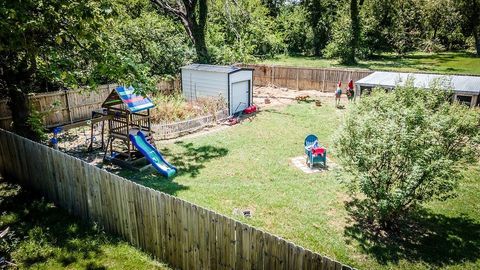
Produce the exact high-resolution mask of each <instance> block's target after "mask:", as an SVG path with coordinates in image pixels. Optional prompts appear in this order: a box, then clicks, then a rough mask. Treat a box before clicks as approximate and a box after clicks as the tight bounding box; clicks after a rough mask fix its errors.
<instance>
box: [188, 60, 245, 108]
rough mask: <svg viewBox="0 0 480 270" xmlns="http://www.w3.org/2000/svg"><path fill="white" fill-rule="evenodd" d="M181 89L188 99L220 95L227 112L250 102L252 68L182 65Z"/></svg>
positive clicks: (243, 106)
mask: <svg viewBox="0 0 480 270" xmlns="http://www.w3.org/2000/svg"><path fill="white" fill-rule="evenodd" d="M182 92H183V95H184V97H185V98H186V99H187V100H195V99H197V98H200V97H219V96H222V97H223V98H225V100H226V101H227V105H228V110H229V113H230V114H234V113H236V112H239V111H242V110H243V109H245V108H246V107H248V106H250V105H252V101H253V69H251V68H239V67H235V66H216V65H205V64H191V65H188V66H184V67H182Z"/></svg>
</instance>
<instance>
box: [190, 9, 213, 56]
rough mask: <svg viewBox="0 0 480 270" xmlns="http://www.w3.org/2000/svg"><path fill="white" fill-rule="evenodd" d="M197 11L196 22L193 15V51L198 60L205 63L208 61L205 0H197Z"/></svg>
mask: <svg viewBox="0 0 480 270" xmlns="http://www.w3.org/2000/svg"><path fill="white" fill-rule="evenodd" d="M198 13H199V14H198V22H197V21H196V20H195V17H193V23H194V24H193V29H192V30H193V31H192V35H193V39H194V40H193V42H194V43H195V51H196V52H197V60H198V62H199V63H201V64H206V63H209V62H210V57H209V55H208V49H207V43H206V41H205V34H206V31H207V14H208V6H207V0H199V2H198Z"/></svg>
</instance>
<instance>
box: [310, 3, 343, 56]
mask: <svg viewBox="0 0 480 270" xmlns="http://www.w3.org/2000/svg"><path fill="white" fill-rule="evenodd" d="M339 3H340V4H341V3H342V1H332V0H304V1H303V6H304V7H305V11H306V13H307V18H308V21H309V23H310V27H311V28H312V30H313V44H312V45H313V54H314V55H315V56H321V55H322V51H323V49H324V48H325V46H326V45H327V44H328V41H329V40H330V35H331V28H332V24H333V22H334V21H335V19H336V14H337V9H338V6H339Z"/></svg>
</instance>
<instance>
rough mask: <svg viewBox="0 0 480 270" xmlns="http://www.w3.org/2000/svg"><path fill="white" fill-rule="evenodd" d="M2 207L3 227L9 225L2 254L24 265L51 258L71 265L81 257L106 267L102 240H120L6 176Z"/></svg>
mask: <svg viewBox="0 0 480 270" xmlns="http://www.w3.org/2000/svg"><path fill="white" fill-rule="evenodd" d="M0 209H1V212H2V217H0V226H1V228H0V229H3V228H5V227H9V228H10V231H9V233H8V234H7V236H6V237H5V238H4V239H2V240H1V242H0V243H2V245H1V247H0V257H3V256H4V257H5V258H6V259H7V260H12V258H11V256H12V254H14V255H13V257H14V259H15V260H16V261H15V263H16V264H19V265H20V266H22V267H27V268H28V267H31V266H33V265H35V264H37V263H42V262H46V261H48V260H55V261H57V262H58V263H59V264H60V265H61V266H63V267H68V266H69V265H70V264H72V263H76V262H78V261H79V260H82V261H84V262H86V263H87V264H91V265H93V264H95V265H96V266H97V268H95V269H105V268H106V266H103V265H100V264H98V263H97V259H98V258H101V257H102V256H103V255H104V254H103V252H102V250H101V249H100V246H101V244H104V243H106V242H108V243H110V244H113V245H115V244H116V243H118V242H119V240H117V239H115V238H113V237H108V236H106V235H105V233H104V232H102V231H101V230H100V229H98V228H97V227H96V226H93V225H87V224H84V223H79V222H77V221H75V220H74V219H73V218H72V217H70V216H69V215H68V213H66V212H65V211H63V210H61V209H59V208H57V207H55V206H54V205H53V204H52V203H49V202H46V201H45V200H44V199H43V198H40V197H38V196H36V195H35V194H33V193H31V192H29V191H25V190H24V189H22V188H20V187H19V186H18V185H16V184H11V183H7V182H5V181H3V180H0ZM12 252H13V253H12ZM0 268H1V266H0ZM92 269H93V268H92Z"/></svg>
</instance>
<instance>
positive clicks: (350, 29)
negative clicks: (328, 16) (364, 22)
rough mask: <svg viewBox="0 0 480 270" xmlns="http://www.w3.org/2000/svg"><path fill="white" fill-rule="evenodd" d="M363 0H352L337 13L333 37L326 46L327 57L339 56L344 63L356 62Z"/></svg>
mask: <svg viewBox="0 0 480 270" xmlns="http://www.w3.org/2000/svg"><path fill="white" fill-rule="evenodd" d="M362 5H363V0H350V1H349V5H348V6H344V7H343V8H342V9H340V10H339V11H338V12H337V14H338V16H337V18H336V20H335V22H334V24H333V26H332V39H331V41H330V43H329V44H328V45H327V47H326V48H325V55H326V56H327V57H339V58H340V61H341V62H342V63H344V64H348V65H352V64H355V63H356V61H357V60H356V56H357V53H358V50H359V45H360V37H361V35H360V31H361V27H360V15H359V13H360V8H361V6H362Z"/></svg>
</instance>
